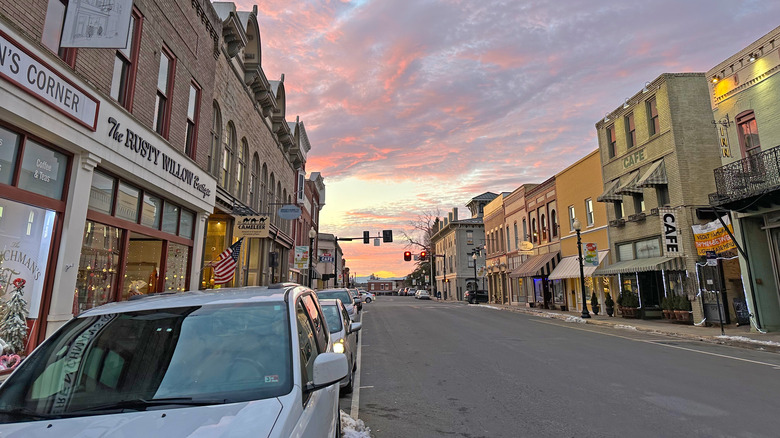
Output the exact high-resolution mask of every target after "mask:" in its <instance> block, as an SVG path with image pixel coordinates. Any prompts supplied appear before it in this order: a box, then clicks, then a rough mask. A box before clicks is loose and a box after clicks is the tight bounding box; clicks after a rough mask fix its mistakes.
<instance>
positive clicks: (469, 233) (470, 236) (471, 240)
mask: <svg viewBox="0 0 780 438" xmlns="http://www.w3.org/2000/svg"><path fill="white" fill-rule="evenodd" d="M473 244H474V232H473V231H471V230H467V231H466V245H473Z"/></svg>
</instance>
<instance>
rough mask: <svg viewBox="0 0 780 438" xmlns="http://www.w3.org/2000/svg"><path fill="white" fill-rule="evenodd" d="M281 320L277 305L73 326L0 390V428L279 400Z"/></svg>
mask: <svg viewBox="0 0 780 438" xmlns="http://www.w3.org/2000/svg"><path fill="white" fill-rule="evenodd" d="M288 321H289V320H288V315H287V310H286V306H285V305H284V304H279V303H259V304H258V303H252V304H240V305H218V306H217V305H213V306H195V307H182V308H170V309H155V310H147V311H138V312H128V313H115V314H107V315H99V316H91V317H82V318H78V319H74V320H72V321H70V322H69V323H68V324H66V325H65V326H64V327H63V328H62V329H61V330H60V331H58V332H57V333H56V334H55V335H54V336H52V337H51V338H50V339H49V340H47V341H46V342H45V343H44V344H42V345H41V346H40V347H39V349H38V350H37V351H36V352H35V353H34V354H33V355H31V356H30V357H29V358H28V359H27V360H26V361H24V362H23V363H22V365H21V366H20V367H19V369H18V370H17V371H16V372H15V373H14V374H13V375H12V376H10V377H9V378H8V380H7V381H6V382H5V383H4V385H3V386H2V387H1V388H0V423H2V422H14V421H28V420H29V419H30V418H57V417H66V416H67V417H72V416H80V415H95V414H99V413H116V412H117V409H128V408H130V409H135V410H145V409H147V408H148V407H149V406H159V405H161V404H164V405H166V406H170V407H177V406H178V407H182V406H187V405H205V404H218V403H233V402H239V401H248V400H257V399H264V398H271V397H276V396H280V395H284V394H287V393H289V392H290V391H291V390H292V385H293V376H292V359H291V353H290V352H291V343H290V324H289V322H288ZM167 401H170V402H167ZM20 413H23V414H24V415H20Z"/></svg>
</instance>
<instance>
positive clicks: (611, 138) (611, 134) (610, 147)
mask: <svg viewBox="0 0 780 438" xmlns="http://www.w3.org/2000/svg"><path fill="white" fill-rule="evenodd" d="M607 153H608V154H609V158H613V157H614V156H615V155H617V140H615V125H609V126H607Z"/></svg>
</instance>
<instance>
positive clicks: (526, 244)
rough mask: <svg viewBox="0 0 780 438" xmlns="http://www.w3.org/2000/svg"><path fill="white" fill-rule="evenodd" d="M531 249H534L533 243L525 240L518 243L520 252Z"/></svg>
mask: <svg viewBox="0 0 780 438" xmlns="http://www.w3.org/2000/svg"><path fill="white" fill-rule="evenodd" d="M532 249H534V244H533V243H531V242H529V241H527V240H524V241H522V242H520V250H521V251H530V250H532Z"/></svg>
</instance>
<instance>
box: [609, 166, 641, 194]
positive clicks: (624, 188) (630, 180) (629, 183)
mask: <svg viewBox="0 0 780 438" xmlns="http://www.w3.org/2000/svg"><path fill="white" fill-rule="evenodd" d="M638 178H639V171H638V170H635V171H633V172H631V173H629V174H628V177H627V178H626V182H624V183H623V184H621V185H620V187H618V188H617V190H615V193H616V194H618V195H632V194H634V193H642V188H641V187H637V186H636V180H637V179H638Z"/></svg>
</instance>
